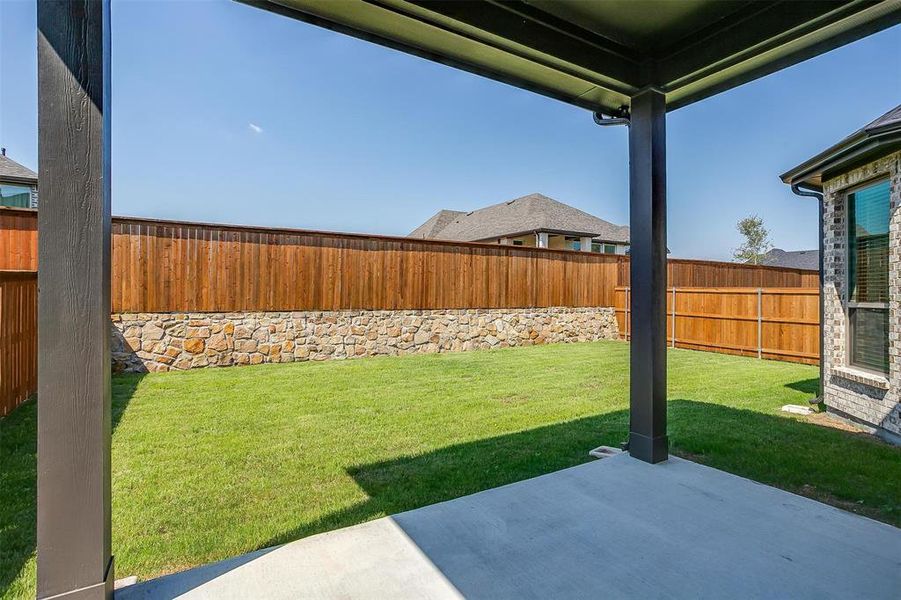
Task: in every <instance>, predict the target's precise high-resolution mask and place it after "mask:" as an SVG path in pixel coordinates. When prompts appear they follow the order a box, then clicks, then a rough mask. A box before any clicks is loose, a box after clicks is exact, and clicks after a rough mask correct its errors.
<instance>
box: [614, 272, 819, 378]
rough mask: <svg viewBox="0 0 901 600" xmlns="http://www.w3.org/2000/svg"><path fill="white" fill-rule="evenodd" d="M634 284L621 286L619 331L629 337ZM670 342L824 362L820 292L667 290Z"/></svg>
mask: <svg viewBox="0 0 901 600" xmlns="http://www.w3.org/2000/svg"><path fill="white" fill-rule="evenodd" d="M630 293H631V290H630V288H628V287H623V286H619V287H617V288H616V294H615V298H616V314H617V320H618V322H619V328H620V334H621V336H622V337H623V338H625V339H629V338H630V333H631V329H632V328H631V324H632V323H631V318H630V314H629V294H630ZM666 331H667V342H668V343H669V344H670V345H671V346H672V347H675V348H689V349H693V350H706V351H713V352H723V353H726V354H738V355H741V356H756V357H758V358H771V359H776V360H785V361H791V362H801V363H807V364H817V363H818V362H819V358H820V357H819V290H818V289H804V288H679V287H672V288H669V289H668V290H667V319H666Z"/></svg>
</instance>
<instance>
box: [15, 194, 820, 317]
mask: <svg viewBox="0 0 901 600" xmlns="http://www.w3.org/2000/svg"><path fill="white" fill-rule="evenodd" d="M112 229H113V248H112V256H113V278H112V279H113V281H112V304H113V310H114V311H115V312H126V311H127V312H168V311H174V312H186V311H196V312H225V311H239V310H245V311H247V310H258V311H281V310H341V309H364V308H365V309H427V308H520V307H533V306H534V307H538V306H612V305H613V301H614V288H615V287H616V286H627V285H628V284H629V258H628V257H626V256H613V255H602V254H591V253H580V252H571V251H561V250H545V249H530V248H522V247H515V246H499V245H494V244H468V243H460V242H443V241H434V240H414V239H411V238H403V237H386V236H374V235H355V234H344V233H325V232H316V231H302V230H292V229H266V228H259V227H238V226H228V225H211V224H203V223H184V222H175V221H157V220H148V219H136V218H123V217H114V218H113V227H112ZM4 244H5V245H4ZM4 248H13V250H11V251H10V252H9V253H8V254H7V255H4V254H3V251H2V249H4ZM4 256H5V258H6V260H7V262H8V263H9V264H8V265H7V267H6V268H20V269H33V268H35V266H36V264H37V211H35V210H28V209H0V258H2V257H4ZM668 274H669V283H670V285H674V286H676V287H680V288H681V287H766V288H772V287H816V286H817V285H818V281H817V273H816V271H805V270H800V269H784V268H775V267H760V266H754V265H743V264H736V263H720V262H713V261H696V260H683V259H671V260H670V261H669V264H668Z"/></svg>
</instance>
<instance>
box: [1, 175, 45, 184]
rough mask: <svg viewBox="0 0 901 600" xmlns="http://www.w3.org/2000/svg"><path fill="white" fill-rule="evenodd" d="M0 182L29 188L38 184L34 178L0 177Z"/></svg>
mask: <svg viewBox="0 0 901 600" xmlns="http://www.w3.org/2000/svg"><path fill="white" fill-rule="evenodd" d="M0 182H3V183H14V184H19V185H30V186H36V185H37V184H38V180H37V179H36V178H34V177H17V176H15V175H0Z"/></svg>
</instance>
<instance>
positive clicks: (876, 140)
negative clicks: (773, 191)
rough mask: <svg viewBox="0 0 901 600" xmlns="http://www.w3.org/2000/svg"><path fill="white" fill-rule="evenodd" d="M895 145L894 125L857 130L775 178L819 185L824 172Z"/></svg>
mask: <svg viewBox="0 0 901 600" xmlns="http://www.w3.org/2000/svg"><path fill="white" fill-rule="evenodd" d="M895 146H899V147H901V126H899V125H898V124H894V125H893V126H892V127H888V128H885V129H882V130H876V131H875V132H865V131H859V132H857V133H855V134H853V135H851V136H849V137H847V138H845V139H844V140H842V141H841V142H839V143H838V144H836V145H835V146H832V147H831V148H829V149H827V150H825V151H823V152H821V153H819V154H817V155H816V156H814V157H813V158H811V159H809V160H806V161H804V162H803V163H801V164H800V165H798V166H797V167H795V168H793V169H791V170H789V171H786V172H785V173H783V174H782V175H780V177H779V178H780V179H781V180H782V182H783V183H786V184H788V185H794V184H809V185H810V184H813V185H821V179H822V176H823V174H824V173H828V172H830V171H835V170H836V169H837V168H840V167H842V166H845V165H849V164H851V163H855V162H859V161H861V160H863V159H865V158H867V157H869V156H872V155H875V154H879V153H881V152H890V151H892V150H893V149H894V147H895Z"/></svg>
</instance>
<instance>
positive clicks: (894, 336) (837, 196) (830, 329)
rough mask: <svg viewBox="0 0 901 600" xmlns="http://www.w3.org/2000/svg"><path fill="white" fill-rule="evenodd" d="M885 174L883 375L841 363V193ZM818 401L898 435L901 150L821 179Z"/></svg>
mask: <svg viewBox="0 0 901 600" xmlns="http://www.w3.org/2000/svg"><path fill="white" fill-rule="evenodd" d="M882 178H888V179H889V180H890V185H891V208H890V211H891V214H890V224H889V372H888V374H887V375H886V376H884V377H883V376H879V375H873V374H870V373H868V372H863V371H860V370H856V369H854V368H852V367H851V366H850V365H848V364H847V352H846V349H847V335H846V332H847V330H848V324H847V314H846V312H845V307H846V302H847V293H848V279H847V278H848V270H847V266H848V265H847V256H848V248H847V226H848V222H847V214H846V207H847V195H848V190H849V188H853V187H855V186H858V185H860V184H863V183H867V182H870V181H874V182H875V181H878V180H879V179H882ZM823 188H824V194H825V204H824V219H823V224H824V228H825V232H824V238H823V243H824V252H823V277H824V290H823V292H824V295H823V301H824V318H823V335H824V336H825V339H824V355H825V356H824V360H825V362H824V364H823V367H824V379H825V382H824V383H825V390H824V396H825V398H824V401H825V403H826V406H827V408H829V409H830V410H832V411H834V412H838V413H839V414H842V415H844V416H847V417H851V418H852V419H854V420H856V421H859V422H861V423H863V424H866V425H869V426H871V427H874V428H876V429H877V431H881V432H887V433H888V434H889V437H891V438H892V439H893V441H898V440H901V437H898V436H901V405H899V401H901V393H899V390H901V152H895V153H894V154H890V155H888V156H886V157H884V158H881V159H879V160H876V161H874V162H872V163H869V164H867V165H865V166H862V167H860V168H857V169H854V170H853V171H849V172H847V173H844V174H842V175H840V176H838V177H834V178H832V179H829V180H828V181H825V182H824V185H823Z"/></svg>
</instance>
